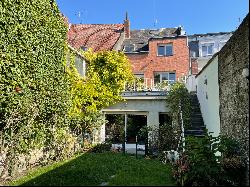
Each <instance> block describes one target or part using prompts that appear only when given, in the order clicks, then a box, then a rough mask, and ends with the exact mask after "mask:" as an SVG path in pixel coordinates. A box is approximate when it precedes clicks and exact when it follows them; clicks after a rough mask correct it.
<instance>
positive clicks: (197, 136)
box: [184, 134, 205, 137]
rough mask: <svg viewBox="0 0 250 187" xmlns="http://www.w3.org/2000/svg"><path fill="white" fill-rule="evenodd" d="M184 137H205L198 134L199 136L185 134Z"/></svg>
mask: <svg viewBox="0 0 250 187" xmlns="http://www.w3.org/2000/svg"><path fill="white" fill-rule="evenodd" d="M184 136H185V137H188V136H194V137H204V136H205V135H204V134H200V135H192V134H187V135H184Z"/></svg>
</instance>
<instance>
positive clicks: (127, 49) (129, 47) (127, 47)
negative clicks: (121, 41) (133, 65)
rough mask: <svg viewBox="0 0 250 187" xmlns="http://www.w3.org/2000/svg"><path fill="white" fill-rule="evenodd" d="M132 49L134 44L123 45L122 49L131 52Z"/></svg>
mask: <svg viewBox="0 0 250 187" xmlns="http://www.w3.org/2000/svg"><path fill="white" fill-rule="evenodd" d="M134 50H135V45H134V44H128V45H125V46H124V49H123V51H124V52H133V51H134Z"/></svg>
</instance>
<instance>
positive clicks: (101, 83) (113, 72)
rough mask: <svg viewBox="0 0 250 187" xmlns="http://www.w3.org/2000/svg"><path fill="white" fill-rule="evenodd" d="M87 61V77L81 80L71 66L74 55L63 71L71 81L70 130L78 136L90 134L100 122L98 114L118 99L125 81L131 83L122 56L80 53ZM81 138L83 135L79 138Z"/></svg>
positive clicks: (105, 53)
mask: <svg viewBox="0 0 250 187" xmlns="http://www.w3.org/2000/svg"><path fill="white" fill-rule="evenodd" d="M81 53H82V55H83V56H84V57H85V58H86V61H87V67H88V69H87V76H86V77H81V76H80V75H79V73H78V71H77V69H76V67H75V66H74V62H75V55H74V54H72V53H71V54H70V56H71V58H70V59H71V60H70V64H69V66H68V67H67V68H66V70H67V72H68V74H69V77H70V81H71V84H70V85H71V100H72V105H71V108H70V111H69V116H70V118H71V119H72V121H73V122H74V123H72V124H71V128H72V129H74V130H75V131H77V132H78V133H80V134H81V133H82V134H84V133H86V132H92V131H93V130H94V129H96V128H98V127H100V125H102V124H103V123H104V120H103V119H102V118H101V116H100V114H99V113H98V111H100V110H101V109H102V108H105V107H107V106H110V105H112V104H114V103H116V102H118V101H121V100H122V97H121V96H120V92H121V91H122V90H123V88H124V83H125V81H129V80H132V79H133V78H134V77H133V74H132V71H131V68H130V64H129V62H128V60H127V58H126V56H125V55H124V54H123V53H119V52H115V51H105V52H97V53H93V52H92V50H91V49H90V50H89V51H87V52H83V51H82V52H81ZM83 136H84V135H83Z"/></svg>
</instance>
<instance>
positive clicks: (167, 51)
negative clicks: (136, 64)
mask: <svg viewBox="0 0 250 187" xmlns="http://www.w3.org/2000/svg"><path fill="white" fill-rule="evenodd" d="M172 55H173V44H172V43H169V44H159V45H158V56H172Z"/></svg>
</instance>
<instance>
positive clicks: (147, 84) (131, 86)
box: [124, 78, 175, 92]
mask: <svg viewBox="0 0 250 187" xmlns="http://www.w3.org/2000/svg"><path fill="white" fill-rule="evenodd" d="M174 82H175V81H170V80H164V81H162V82H154V79H149V78H144V79H135V80H134V81H133V82H130V83H128V82H125V83H124V92H143V91H169V90H170V88H171V85H172V84H173V83H174Z"/></svg>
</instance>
